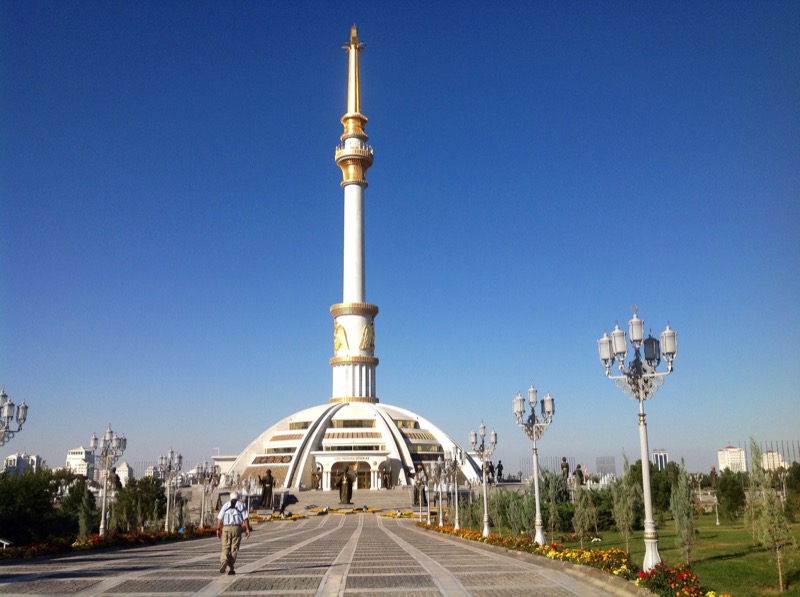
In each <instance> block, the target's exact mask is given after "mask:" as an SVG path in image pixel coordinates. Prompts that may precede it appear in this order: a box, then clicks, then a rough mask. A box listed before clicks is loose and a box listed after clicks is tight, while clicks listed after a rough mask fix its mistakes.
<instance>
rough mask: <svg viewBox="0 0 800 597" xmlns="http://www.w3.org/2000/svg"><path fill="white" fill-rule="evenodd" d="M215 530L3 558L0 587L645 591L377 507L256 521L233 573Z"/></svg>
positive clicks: (144, 591) (141, 591)
mask: <svg viewBox="0 0 800 597" xmlns="http://www.w3.org/2000/svg"><path fill="white" fill-rule="evenodd" d="M219 549H220V543H219V540H217V539H216V538H212V537H209V538H206V539H196V540H191V541H186V542H171V543H164V544H159V545H152V546H147V547H139V548H134V549H115V550H104V551H97V552H81V553H76V554H70V555H65V556H60V557H53V558H40V559H33V560H19V561H14V562H6V563H3V564H2V565H0V594H2V595H56V594H68V595H74V596H79V597H84V596H86V597H88V596H91V595H131V596H133V595H169V596H177V595H198V596H203V595H209V596H210V595H316V596H320V597H322V596H333V595H361V596H367V595H387V596H409V597H410V596H413V597H434V596H439V595H473V596H476V597H478V596H481V597H510V596H512V595H514V596H533V595H536V596H542V597H544V596H547V597H561V596H565V597H566V596H570V595H581V596H600V595H636V594H644V593H643V592H640V590H639V589H637V588H636V587H635V586H633V585H632V584H631V583H626V582H625V581H623V580H621V579H618V578H615V577H612V576H610V575H607V574H603V573H601V572H599V571H597V570H592V569H588V568H585V567H579V566H572V565H570V564H564V563H560V562H551V561H550V560H547V559H545V558H540V557H535V556H531V555H528V554H514V553H510V552H506V551H504V550H502V549H499V548H495V547H490V546H485V545H483V544H480V543H476V542H473V541H467V540H462V539H458V538H454V537H448V536H445V535H441V534H439V533H434V532H430V531H424V530H422V529H418V528H416V527H415V526H414V522H413V521H412V520H408V519H405V520H402V519H392V518H388V517H380V516H376V515H374V514H351V515H334V514H331V515H328V516H312V517H309V518H307V519H303V520H298V521H287V522H272V523H261V524H257V525H255V528H254V532H253V534H252V536H251V537H250V539H243V541H242V549H241V551H240V553H239V560H238V562H237V565H236V575H234V576H229V575H227V574H220V573H219Z"/></svg>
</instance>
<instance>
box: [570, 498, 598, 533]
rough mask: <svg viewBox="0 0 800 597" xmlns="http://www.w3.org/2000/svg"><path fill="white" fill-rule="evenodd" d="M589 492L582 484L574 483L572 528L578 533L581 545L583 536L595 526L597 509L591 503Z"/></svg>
mask: <svg viewBox="0 0 800 597" xmlns="http://www.w3.org/2000/svg"><path fill="white" fill-rule="evenodd" d="M590 494H591V492H590V491H589V490H588V489H586V488H585V487H584V486H583V485H580V484H576V485H575V513H574V514H573V516H572V528H573V529H574V530H575V534H576V535H578V537H579V538H580V541H581V547H583V538H584V537H585V536H586V535H588V534H589V531H590V530H591V529H592V528H595V529H596V528H597V510H596V509H595V507H594V504H593V503H592V496H591V495H590Z"/></svg>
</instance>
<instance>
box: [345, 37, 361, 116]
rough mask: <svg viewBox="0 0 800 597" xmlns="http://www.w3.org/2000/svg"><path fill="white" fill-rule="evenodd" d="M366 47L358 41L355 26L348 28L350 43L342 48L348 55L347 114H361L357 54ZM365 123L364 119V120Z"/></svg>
mask: <svg viewBox="0 0 800 597" xmlns="http://www.w3.org/2000/svg"><path fill="white" fill-rule="evenodd" d="M365 47H366V45H365V44H364V43H363V42H360V41H358V29H357V28H356V24H355V23H353V26H352V27H351V28H350V43H349V44H345V45H343V46H342V48H343V49H345V50H347V52H348V53H349V55H350V68H349V72H348V77H347V113H348V114H359V113H361V82H360V80H359V70H360V69H359V65H358V54H359V52H361V50H363V49H364V48H365ZM364 120H365V121H366V119H364Z"/></svg>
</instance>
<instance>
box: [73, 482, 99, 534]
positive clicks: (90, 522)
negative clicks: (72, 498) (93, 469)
mask: <svg viewBox="0 0 800 597" xmlns="http://www.w3.org/2000/svg"><path fill="white" fill-rule="evenodd" d="M75 493H76V494H79V495H80V497H81V504H80V508H79V510H78V539H80V540H81V541H83V542H85V541H87V540H88V539H89V535H91V534H92V531H93V529H95V528H97V527H99V526H100V514H99V512H98V511H97V502H96V501H95V499H94V496H93V495H92V492H91V491H89V487H88V486H87V485H86V482H83V483H82V484H81V485H80V486H79V488H78V489H76V490H75Z"/></svg>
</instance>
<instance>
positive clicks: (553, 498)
mask: <svg viewBox="0 0 800 597" xmlns="http://www.w3.org/2000/svg"><path fill="white" fill-rule="evenodd" d="M540 479H541V482H540V484H539V498H540V505H541V508H542V519H543V521H545V526H546V527H547V528H549V529H550V536H551V537H552V536H554V535H555V532H556V529H558V528H559V509H558V506H559V504H566V503H568V502H569V489H568V488H567V479H566V477H564V475H562V474H561V473H557V472H555V471H551V470H547V469H543V470H542V471H541V475H540Z"/></svg>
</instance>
